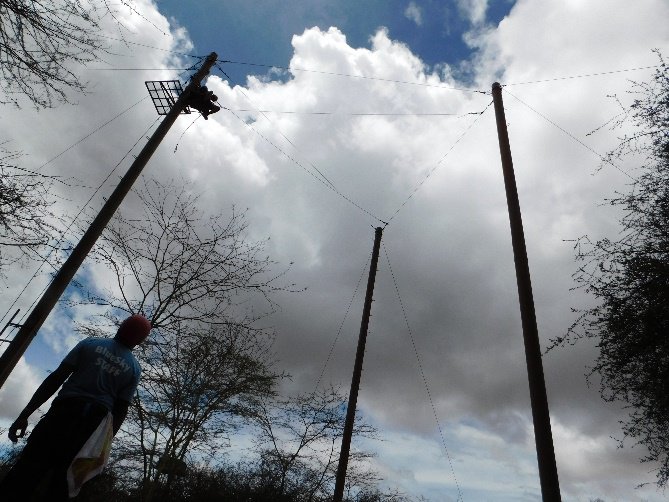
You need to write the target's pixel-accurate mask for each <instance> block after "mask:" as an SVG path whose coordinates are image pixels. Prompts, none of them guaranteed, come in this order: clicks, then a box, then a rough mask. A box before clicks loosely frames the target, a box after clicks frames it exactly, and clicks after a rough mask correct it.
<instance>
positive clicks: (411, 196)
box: [386, 101, 492, 225]
mask: <svg viewBox="0 0 669 502" xmlns="http://www.w3.org/2000/svg"><path fill="white" fill-rule="evenodd" d="M491 105H492V101H491V102H490V103H488V106H486V107H485V108H484V109H483V111H481V112H477V113H476V115H477V117H476V118H475V119H474V120H473V121H472V123H471V124H469V126H468V127H467V128H466V129H465V130H464V132H463V133H462V134H461V135H460V136H458V138H457V139H456V140H455V142H454V143H453V144H452V145H451V147H450V148H449V149H448V151H447V152H446V153H445V154H444V155H443V156H442V157H441V159H439V160H438V161H437V163H436V164H435V166H434V167H433V168H432V169H431V170H430V171H429V172H428V173H427V175H425V177H424V178H423V179H422V180H421V181H420V182H419V183H418V184H417V185H416V186H415V187H414V189H413V190H412V191H411V193H410V194H409V196H408V197H407V198H406V199H404V201H403V202H402V203H401V204H400V205H399V207H398V208H397V209H396V210H395V212H394V213H393V214H392V215H391V216H390V218H388V222H387V223H386V225H389V224H390V222H391V221H393V220H394V219H395V217H396V216H397V215H398V213H399V212H400V211H401V210H402V209H404V206H406V205H407V203H408V202H409V201H410V200H411V199H412V198H413V197H414V195H416V193H417V192H418V190H420V189H421V188H422V186H423V185H424V184H425V182H427V180H428V179H429V178H430V176H432V174H434V172H435V171H436V170H437V169H438V168H439V167H441V164H442V163H443V162H444V160H446V157H448V156H449V154H450V153H451V152H452V151H453V149H454V148H455V147H456V146H457V144H458V143H460V141H462V140H463V138H464V137H465V136H466V135H467V134H468V133H469V131H470V130H471V129H472V128H473V127H474V125H476V123H477V122H478V121H479V119H480V118H481V117H482V116H483V114H484V113H485V112H486V111H487V110H488V108H490V106H491Z"/></svg>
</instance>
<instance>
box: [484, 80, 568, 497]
mask: <svg viewBox="0 0 669 502" xmlns="http://www.w3.org/2000/svg"><path fill="white" fill-rule="evenodd" d="M492 97H493V102H494V104H495V118H496V120H497V136H498V138H499V151H500V155H501V158H502V171H503V174H504V186H505V188H506V202H507V205H508V208H509V222H510V224H511V244H512V247H513V259H514V262H515V264H516V282H517V283H518V300H519V302H520V317H521V322H522V326H523V340H524V342H525V360H526V362H527V376H528V380H529V384H530V402H531V406H532V420H533V422H534V440H535V442H536V447H537V459H538V462H539V480H540V483H541V495H542V498H543V500H544V502H560V500H562V499H561V498H560V483H559V482H558V473H557V465H556V463H555V450H554V448H553V434H552V432H551V419H550V413H549V411H548V397H547V395H546V382H545V380H544V368H543V363H542V362H541V346H540V345H539V331H538V329H537V317H536V314H535V311H534V297H533V295H532V282H531V281H530V267H529V264H528V262H527V248H526V246H525V234H524V231H523V220H522V217H521V214H520V203H519V201H518V189H517V187H516V176H515V174H514V171H513V160H512V159H511V147H510V145H509V133H508V131H507V128H506V116H505V114H504V103H503V102H502V86H501V85H500V84H499V82H495V83H494V84H493V85H492Z"/></svg>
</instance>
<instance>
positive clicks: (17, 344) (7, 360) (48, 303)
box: [0, 52, 218, 388]
mask: <svg viewBox="0 0 669 502" xmlns="http://www.w3.org/2000/svg"><path fill="white" fill-rule="evenodd" d="M217 57H218V56H217V55H216V53H215V52H212V53H211V54H209V56H207V59H206V60H205V61H204V63H202V67H201V68H200V69H199V70H198V71H197V72H196V73H195V75H193V78H192V79H191V81H190V83H189V84H188V85H187V86H186V88H185V89H184V91H183V92H182V93H181V95H180V96H179V97H178V99H177V101H176V103H175V104H174V106H173V107H172V108H171V109H170V111H169V112H168V113H167V115H165V118H164V119H163V121H162V122H161V123H160V125H159V126H158V129H156V132H154V133H153V135H152V136H151V138H150V139H149V141H148V142H147V143H146V145H145V146H144V148H143V149H142V151H141V152H140V153H139V155H138V156H137V158H136V159H135V161H134V162H133V163H132V165H131V166H130V168H129V169H128V172H126V173H125V176H123V178H122V179H121V181H120V183H119V184H118V185H117V186H116V189H115V190H114V191H113V192H112V194H111V195H110V196H109V199H107V202H105V204H104V206H102V209H100V212H99V213H98V215H97V216H96V217H95V219H94V220H93V223H91V226H90V227H88V230H86V232H85V233H84V235H83V236H82V238H81V240H80V241H79V243H78V244H77V245H76V246H75V248H74V249H73V250H72V253H70V256H68V258H67V260H66V261H65V263H63V266H62V267H61V268H60V270H59V271H58V273H57V274H56V275H55V277H54V278H53V280H52V281H51V284H50V285H49V287H48V288H47V290H46V291H45V292H44V294H43V295H42V298H41V299H40V300H39V302H38V303H37V305H35V308H33V310H32V312H31V313H30V314H29V315H28V317H27V318H26V320H25V322H24V323H23V325H22V326H21V328H20V329H19V331H18V332H17V333H16V336H15V337H14V338H13V340H12V341H11V342H10V343H9V346H8V347H7V348H6V349H5V351H4V352H3V353H2V356H0V388H1V387H2V386H3V385H4V383H5V381H7V377H8V376H9V374H10V373H11V372H12V370H13V369H14V367H15V366H16V363H17V362H18V361H19V359H20V358H21V356H22V355H23V353H24V352H25V351H26V349H27V348H28V346H29V345H30V342H32V340H33V338H35V335H36V334H37V332H38V331H39V329H40V328H41V327H42V324H43V323H44V321H45V320H46V318H47V317H48V316H49V314H50V313H51V310H52V309H53V307H54V306H55V305H56V303H57V302H58V300H59V299H60V297H61V295H62V294H63V292H64V291H65V288H67V286H68V284H69V283H70V281H71V280H72V277H74V274H75V273H76V272H77V270H79V267H80V266H81V264H82V263H83V261H84V259H85V258H86V256H87V255H88V253H89V252H90V250H91V249H92V248H93V246H94V245H95V242H96V241H97V240H98V237H100V234H102V231H103V230H104V229H105V227H106V226H107V223H109V220H111V218H112V216H114V213H115V212H116V210H117V209H118V207H119V206H120V205H121V202H122V201H123V199H124V198H125V196H126V194H127V193H128V192H129V191H130V189H131V188H132V185H133V183H134V182H135V180H136V179H137V178H138V177H139V175H140V174H141V172H142V169H144V166H145V165H146V163H147V162H148V161H149V159H150V158H151V156H152V155H153V153H154V152H155V151H156V149H157V148H158V145H159V144H160V142H161V141H162V140H163V138H164V137H165V135H167V132H168V131H169V130H170V127H172V124H174V122H175V121H176V119H177V117H178V116H179V114H180V113H181V111H182V110H183V109H184V108H185V107H186V106H187V103H188V98H189V97H190V95H191V93H192V92H193V90H194V89H195V88H197V87H199V85H200V82H201V81H202V79H203V78H204V77H205V76H207V74H208V73H209V70H210V69H211V67H212V66H213V65H214V64H215V63H216V58H217Z"/></svg>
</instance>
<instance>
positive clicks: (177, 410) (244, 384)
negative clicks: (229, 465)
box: [119, 324, 280, 501]
mask: <svg viewBox="0 0 669 502" xmlns="http://www.w3.org/2000/svg"><path fill="white" fill-rule="evenodd" d="M163 333H164V332H163V331H161V332H160V334H159V335H158V337H157V339H154V341H153V343H151V344H150V345H147V346H146V347H145V348H144V350H143V351H142V352H141V353H140V356H139V357H140V361H141V364H142V368H143V372H142V379H141V382H140V387H139V389H138V393H137V398H136V399H135V401H134V403H133V406H132V407H131V411H130V414H129V417H128V420H127V422H126V424H127V425H126V427H125V429H124V430H125V432H126V435H125V436H124V439H123V447H122V449H121V451H119V455H120V456H122V457H124V458H125V459H126V460H128V461H130V462H131V464H132V465H140V466H141V469H140V470H139V471H138V472H141V486H142V487H143V493H142V500H144V501H148V500H153V495H154V492H155V489H156V488H157V487H160V489H161V490H163V491H164V490H169V489H170V485H171V484H172V482H173V481H174V479H175V478H176V477H178V476H180V475H183V474H185V470H186V462H187V460H188V459H189V458H192V457H193V456H194V455H196V454H197V455H199V456H200V458H215V457H217V456H218V457H220V455H221V450H223V448H224V446H225V443H226V440H227V438H228V435H229V434H231V433H232V432H233V431H234V430H236V428H237V427H238V425H239V424H240V423H241V422H240V420H241V419H244V417H249V416H251V415H254V414H255V410H256V408H257V406H258V403H259V402H260V401H261V400H262V399H264V398H267V397H268V396H270V395H272V394H273V388H274V384H275V382H276V380H277V379H278V378H280V375H279V374H277V373H275V372H273V371H272V369H271V368H272V360H271V354H270V352H269V347H270V342H271V340H270V339H269V338H267V337H264V336H263V335H261V334H260V333H259V332H258V331H256V330H247V329H244V328H243V327H240V326H239V325H236V324H230V325H227V326H213V327H211V329H210V330H209V331H204V332H189V331H181V330H175V331H171V332H168V333H167V335H165V334H163Z"/></svg>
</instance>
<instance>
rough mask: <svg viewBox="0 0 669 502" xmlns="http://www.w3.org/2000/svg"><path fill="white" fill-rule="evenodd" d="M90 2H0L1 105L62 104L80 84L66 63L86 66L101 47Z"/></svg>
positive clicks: (79, 88)
mask: <svg viewBox="0 0 669 502" xmlns="http://www.w3.org/2000/svg"><path fill="white" fill-rule="evenodd" d="M98 8H99V6H98V7H97V8H96V6H95V3H91V4H86V3H84V2H80V1H78V0H30V1H29V0H0V58H1V59H0V72H1V75H2V90H3V92H4V100H3V101H4V102H7V101H9V102H12V103H14V104H16V105H18V104H19V100H18V97H19V96H26V97H27V98H28V99H30V101H32V103H33V104H34V105H35V106H36V107H38V108H40V107H49V106H53V104H54V102H55V101H66V100H67V95H66V90H67V89H74V90H77V91H82V90H83V89H84V87H85V84H84V83H83V82H81V80H80V79H79V78H78V77H77V75H76V74H75V73H74V72H73V69H72V66H73V65H72V63H75V64H87V63H89V62H90V61H93V60H94V59H95V58H96V55H97V54H98V52H99V51H100V50H101V49H102V48H103V43H102V42H101V39H100V37H99V31H98V30H99V24H98V21H99V13H98V11H97V10H98Z"/></svg>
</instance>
